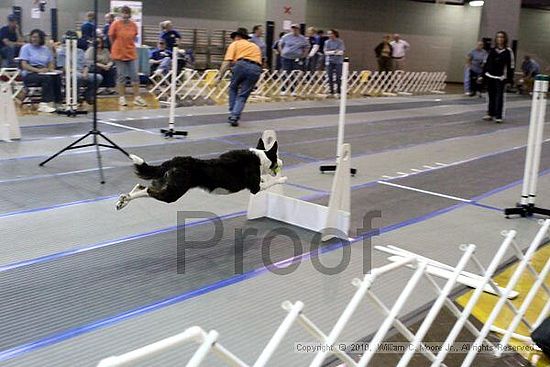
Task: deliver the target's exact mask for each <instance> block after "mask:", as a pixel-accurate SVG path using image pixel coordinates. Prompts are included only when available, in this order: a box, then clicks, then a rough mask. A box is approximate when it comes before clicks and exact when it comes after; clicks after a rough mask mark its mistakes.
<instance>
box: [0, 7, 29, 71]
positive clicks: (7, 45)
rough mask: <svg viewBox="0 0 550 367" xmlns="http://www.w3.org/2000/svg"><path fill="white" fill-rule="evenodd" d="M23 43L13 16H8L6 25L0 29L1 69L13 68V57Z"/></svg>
mask: <svg viewBox="0 0 550 367" xmlns="http://www.w3.org/2000/svg"><path fill="white" fill-rule="evenodd" d="M24 44H25V43H24V42H23V36H22V35H21V31H20V30H19V25H18V24H17V17H16V16H15V15H13V14H12V15H10V16H8V25H7V26H4V27H2V28H0V57H1V58H2V67H3V68H14V67H16V66H17V65H16V63H15V61H14V59H15V57H16V56H17V54H18V53H19V49H20V48H21V46H23V45H24Z"/></svg>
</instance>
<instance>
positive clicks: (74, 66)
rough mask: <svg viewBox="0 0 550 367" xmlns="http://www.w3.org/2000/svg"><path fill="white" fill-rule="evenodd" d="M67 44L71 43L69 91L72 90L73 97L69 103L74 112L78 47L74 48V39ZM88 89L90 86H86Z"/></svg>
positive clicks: (76, 93) (75, 107) (76, 99)
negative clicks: (70, 84)
mask: <svg viewBox="0 0 550 367" xmlns="http://www.w3.org/2000/svg"><path fill="white" fill-rule="evenodd" d="M69 42H70V43H71V61H72V67H71V73H72V75H71V77H72V79H71V82H72V86H71V89H72V92H73V97H72V101H71V102H72V104H71V110H76V109H77V108H78V81H77V75H78V69H77V65H78V64H77V61H78V57H77V51H78V47H76V40H75V39H71V40H70V41H69ZM88 88H90V86H88ZM94 88H95V86H94Z"/></svg>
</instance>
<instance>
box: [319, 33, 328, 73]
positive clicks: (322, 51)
mask: <svg viewBox="0 0 550 367" xmlns="http://www.w3.org/2000/svg"><path fill="white" fill-rule="evenodd" d="M317 36H318V37H319V51H317V56H318V57H317V70H325V42H326V41H327V40H328V37H327V36H326V35H325V31H323V30H322V29H319V30H318V31H317Z"/></svg>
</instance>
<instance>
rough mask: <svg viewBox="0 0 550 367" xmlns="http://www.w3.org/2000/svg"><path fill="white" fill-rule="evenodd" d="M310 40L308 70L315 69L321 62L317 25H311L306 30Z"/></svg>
mask: <svg viewBox="0 0 550 367" xmlns="http://www.w3.org/2000/svg"><path fill="white" fill-rule="evenodd" d="M306 36H307V39H308V41H309V54H308V55H307V67H306V70H307V71H315V70H317V68H318V64H319V38H320V37H319V35H318V34H317V30H316V29H315V27H309V28H308V29H307V31H306Z"/></svg>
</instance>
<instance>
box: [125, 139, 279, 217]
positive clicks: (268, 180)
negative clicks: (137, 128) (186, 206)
mask: <svg viewBox="0 0 550 367" xmlns="http://www.w3.org/2000/svg"><path fill="white" fill-rule="evenodd" d="M130 158H131V159H132V160H133V161H134V167H135V170H136V174H137V176H138V177H140V178H142V179H145V180H152V182H151V185H150V186H149V187H146V186H143V185H141V184H137V185H136V186H135V187H134V188H133V189H132V191H130V192H129V193H128V194H123V195H120V197H119V199H118V202H117V204H116V208H117V210H120V209H122V208H124V207H125V206H126V205H128V203H129V202H130V201H131V200H134V199H138V198H144V197H152V198H154V199H157V200H160V201H164V202H167V203H172V202H174V201H176V200H178V199H179V198H180V197H182V196H183V195H184V194H185V193H186V192H187V191H188V190H189V189H192V188H201V189H204V190H206V191H208V192H211V193H213V194H231V193H235V192H238V191H241V190H245V189H248V190H250V192H251V193H252V194H257V193H258V192H259V191H261V190H265V189H268V188H269V187H271V186H274V185H278V184H283V183H285V182H286V180H287V178H286V177H278V176H277V173H278V172H279V171H280V169H281V167H282V161H281V160H280V159H279V156H278V145H277V142H275V143H274V144H273V146H272V147H271V148H270V149H269V150H267V151H266V150H265V147H264V143H263V140H262V139H260V141H259V142H258V146H257V147H256V148H250V149H248V150H232V151H229V152H227V153H224V154H222V155H221V156H219V157H218V158H215V159H197V158H193V157H176V158H173V159H171V160H169V161H166V162H164V163H162V164H161V165H160V166H150V165H148V164H147V163H146V162H145V161H144V160H143V159H142V158H140V157H138V156H136V155H133V154H132V155H130Z"/></svg>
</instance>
